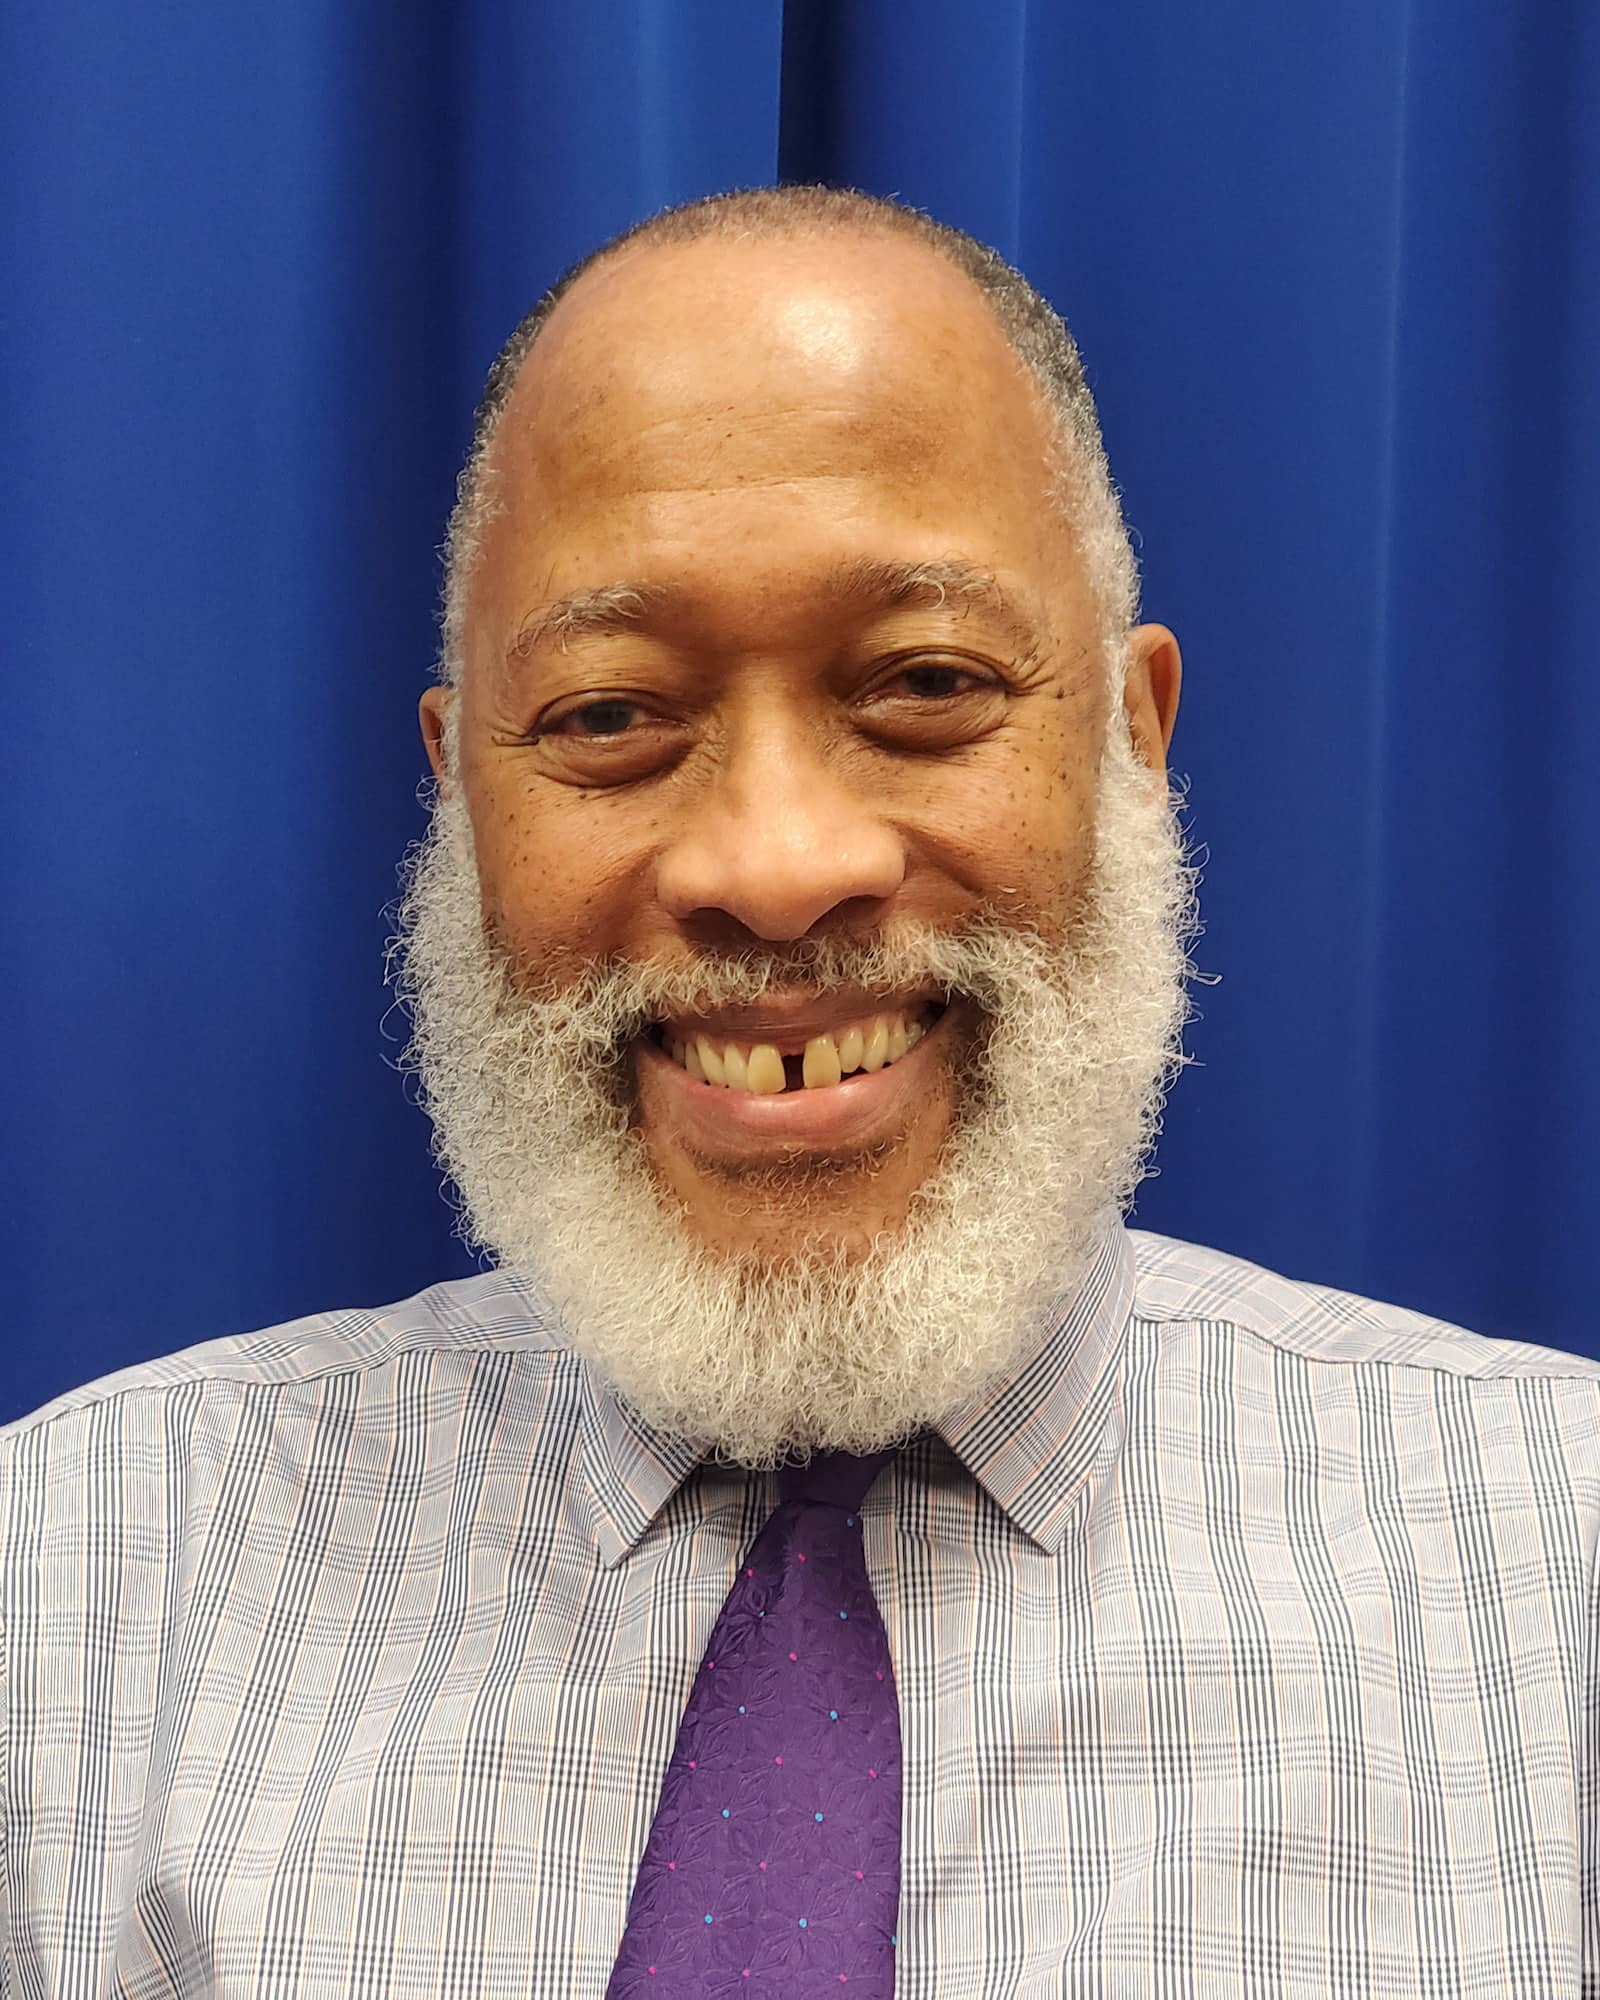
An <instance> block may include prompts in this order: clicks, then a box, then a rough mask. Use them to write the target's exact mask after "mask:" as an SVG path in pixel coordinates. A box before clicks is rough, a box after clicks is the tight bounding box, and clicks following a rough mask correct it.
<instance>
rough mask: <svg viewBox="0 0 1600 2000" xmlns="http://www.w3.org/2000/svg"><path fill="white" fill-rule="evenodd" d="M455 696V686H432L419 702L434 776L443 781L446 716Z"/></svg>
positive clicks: (419, 711) (419, 710)
mask: <svg viewBox="0 0 1600 2000" xmlns="http://www.w3.org/2000/svg"><path fill="white" fill-rule="evenodd" d="M455 698H456V694H455V689H454V688H447V687H431V688H428V689H426V690H425V691H424V693H423V696H422V699H421V701H419V702H418V703H417V717H418V720H419V721H420V722H421V724H422V741H423V744H424V746H425V748H426V749H427V752H428V762H429V763H430V764H431V765H432V766H433V775H434V777H435V778H437V779H440V780H441V781H442V780H443V779H444V777H445V765H444V725H445V718H446V717H447V716H448V715H449V713H450V709H451V705H452V704H453V703H454V701H455Z"/></svg>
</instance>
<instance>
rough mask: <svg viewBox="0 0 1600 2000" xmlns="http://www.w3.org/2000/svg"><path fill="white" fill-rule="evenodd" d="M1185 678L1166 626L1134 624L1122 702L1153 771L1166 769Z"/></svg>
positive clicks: (1142, 754) (1130, 728) (1135, 740)
mask: <svg viewBox="0 0 1600 2000" xmlns="http://www.w3.org/2000/svg"><path fill="white" fill-rule="evenodd" d="M1182 680H1183V656H1182V654H1181V653H1180V652H1179V651H1178V642H1177V640H1176V639H1175V638H1174V637H1173V636H1172V634H1171V633H1170V632H1169V631H1168V630H1167V628H1166V626H1165V625H1135V626H1134V628H1133V630H1132V631H1131V632H1130V633H1129V634H1128V664H1127V670H1126V673H1125V675H1124V678H1123V683H1122V705H1123V708H1124V710H1125V711H1126V713H1127V717H1128V732H1129V734H1130V735H1131V736H1132V738H1133V747H1134V749H1135V750H1136V751H1137V752H1138V754H1139V756H1140V757H1141V758H1142V759H1143V761H1144V762H1145V763H1146V764H1148V765H1149V766H1150V768H1151V770H1152V771H1164V770H1165V769H1166V768H1167V750H1168V748H1169V746H1170V745H1171V742H1172V725H1173V724H1174V723H1175V722H1176V721H1177V719H1178V688H1179V685H1180V683H1181V682H1182Z"/></svg>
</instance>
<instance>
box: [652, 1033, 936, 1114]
mask: <svg viewBox="0 0 1600 2000" xmlns="http://www.w3.org/2000/svg"><path fill="white" fill-rule="evenodd" d="M925 1032H926V1030H925V1029H924V1027H923V1025H922V1023H921V1022H920V1021H917V1020H909V1019H907V1017H906V1016H905V1015H903V1014H877V1015H874V1016H873V1017H872V1018H871V1019H869V1020H865V1021H852V1022H851V1024H850V1026H849V1027H848V1028H845V1029H843V1030H842V1031H841V1032H840V1033H839V1034H837V1035H814V1036H813V1037H812V1039H811V1040H810V1041H809V1042H807V1043H806V1046H805V1054H804V1056H803V1058H802V1062H801V1078H802V1082H803V1084H804V1087H805V1088H806V1089H807V1090H826V1089H827V1088H828V1087H829V1086H830V1085H831V1084H835V1083H838V1082H839V1081H840V1079H841V1078H842V1077H846V1076H852V1075H854V1073H855V1072H856V1071H857V1070H866V1071H868V1072H871V1071H873V1070H879V1069H882V1068H884V1066H885V1065H886V1064H888V1063H894V1062H898V1061H899V1060H900V1058H901V1057H902V1056H903V1055H906V1054H908V1053H909V1052H910V1051H911V1050H912V1049H914V1048H915V1047H916V1046H917V1044H918V1042H920V1041H921V1040H922V1037H923V1035H924V1033H925ZM666 1049H667V1053H668V1054H669V1055H670V1056H671V1057H672V1059H673V1061H674V1062H676V1063H678V1064H679V1065H680V1066H681V1067H682V1068H684V1069H686V1070H687V1071H688V1072H689V1074H690V1075H691V1076H692V1077H696V1078H698V1079H699V1081H700V1082H702V1083H713V1084H720V1085H721V1086H722V1087H723V1088H725V1089H728V1090H747V1091H751V1092H753V1093H755V1094H756V1095H757V1096H762V1097H771V1096H775V1095H776V1094H777V1093H778V1092H779V1091H780V1090H783V1089H785V1088H786V1087H787V1084H788V1078H787V1077H786V1076H785V1074H784V1068H783V1057H782V1056H781V1055H780V1054H779V1053H778V1051H777V1049H775V1048H774V1047H773V1045H772V1044H771V1043H770V1042H756V1043H754V1044H750V1043H746V1042H729V1041H722V1040H713V1038H712V1037H711V1036H709V1035H691V1036H690V1037H688V1039H687V1040H684V1041H676V1040H669V1041H667V1042H666Z"/></svg>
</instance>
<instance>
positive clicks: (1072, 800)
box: [919, 731, 1095, 930]
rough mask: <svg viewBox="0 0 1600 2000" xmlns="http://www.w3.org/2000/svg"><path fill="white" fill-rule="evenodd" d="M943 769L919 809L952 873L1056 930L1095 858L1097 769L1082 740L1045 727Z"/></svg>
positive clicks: (995, 901) (1001, 904)
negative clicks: (923, 808)
mask: <svg viewBox="0 0 1600 2000" xmlns="http://www.w3.org/2000/svg"><path fill="white" fill-rule="evenodd" d="M986 749H987V751H988V754H986V755H984V756H983V757H981V758H978V759H974V760H973V762H972V763H971V764H970V765H969V766H968V767H966V768H965V769H963V770H956V769H949V770H947V771H946V772H945V773H943V774H941V777H942V781H941V782H940V784H939V785H938V786H937V788H936V796H934V797H931V798H930V800H929V802H928V803H929V806H930V808H931V810H929V811H928V812H927V813H926V814H925V815H919V817H920V818H921V819H922V823H923V824H924V826H926V827H927V829H928V832H929V840H930V844H931V846H932V847H933V848H934V849H935V850H936V852H937V853H938V854H939V855H940V856H941V857H942V859H943V862H944V865H945V866H946V867H947V868H948V869H949V870H950V872H951V873H952V874H955V875H957V876H958V877H960V878H961V879H962V880H963V881H964V882H965V884H966V886H968V887H969V888H970V889H972V890H974V891H975V892H977V893H978V894H979V895H980V896H982V897H983V898H984V900H986V901H991V902H992V903H993V905H994V906H995V908H996V909H998V910H1003V911H1007V912H1013V913H1016V914H1018V915H1019V916H1022V917H1024V918H1026V919H1028V920H1029V921H1032V922H1034V923H1036V924H1038V925H1039V926H1040V927H1041V928H1045V929H1047V930H1053V929H1054V928H1056V927H1057V925H1058V923H1059V921H1060V920H1061V919H1062V918H1063V916H1064V915H1065V914H1066V913H1067V912H1068V911H1069V910H1070V909H1071V908H1072V907H1073V905H1074V903H1075V901H1076V897H1077V894H1078V892H1079V889H1080V888H1081V885H1082V882H1083V880H1084V877H1085V875H1086V873H1087V870H1088V866H1089V863H1090V861H1091V859H1092V857H1093V848H1094V800H1095V783H1094V774H1093V770H1092V768H1091V765H1090V760H1089V758H1088V757H1087V756H1086V755H1085V752H1084V748H1083V744H1082V740H1081V738H1079V739H1078V740H1077V741H1075V742H1073V741H1066V740H1062V739H1057V738H1053V737H1051V736H1050V735H1047V734H1046V733H1045V732H1042V731H1041V732H1038V733H1036V734H1030V736H1029V737H1027V738H1026V739H1024V738H1022V737H1021V736H1018V737H1017V738H1015V739H1013V740H1012V741H1010V742H1008V743H1004V744H1001V743H995V744H991V745H989V746H986Z"/></svg>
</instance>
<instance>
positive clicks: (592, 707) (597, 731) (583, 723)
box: [544, 700, 640, 737]
mask: <svg viewBox="0 0 1600 2000" xmlns="http://www.w3.org/2000/svg"><path fill="white" fill-rule="evenodd" d="M639 713H640V708H639V704H638V702H636V701H618V700H610V701H586V702H584V704H583V705H582V707H581V708H569V709H568V710H567V712H566V714H565V715H560V716H557V717H556V718H555V719H554V721H552V722H550V723H548V724H547V725H546V728H545V732H544V733H545V734H547V735H550V736H576V737H585V736H591V737H592V736H623V735H626V733H627V730H628V727H629V724H630V723H632V722H633V721H634V720H635V719H636V718H637V716H638V715H639Z"/></svg>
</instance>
